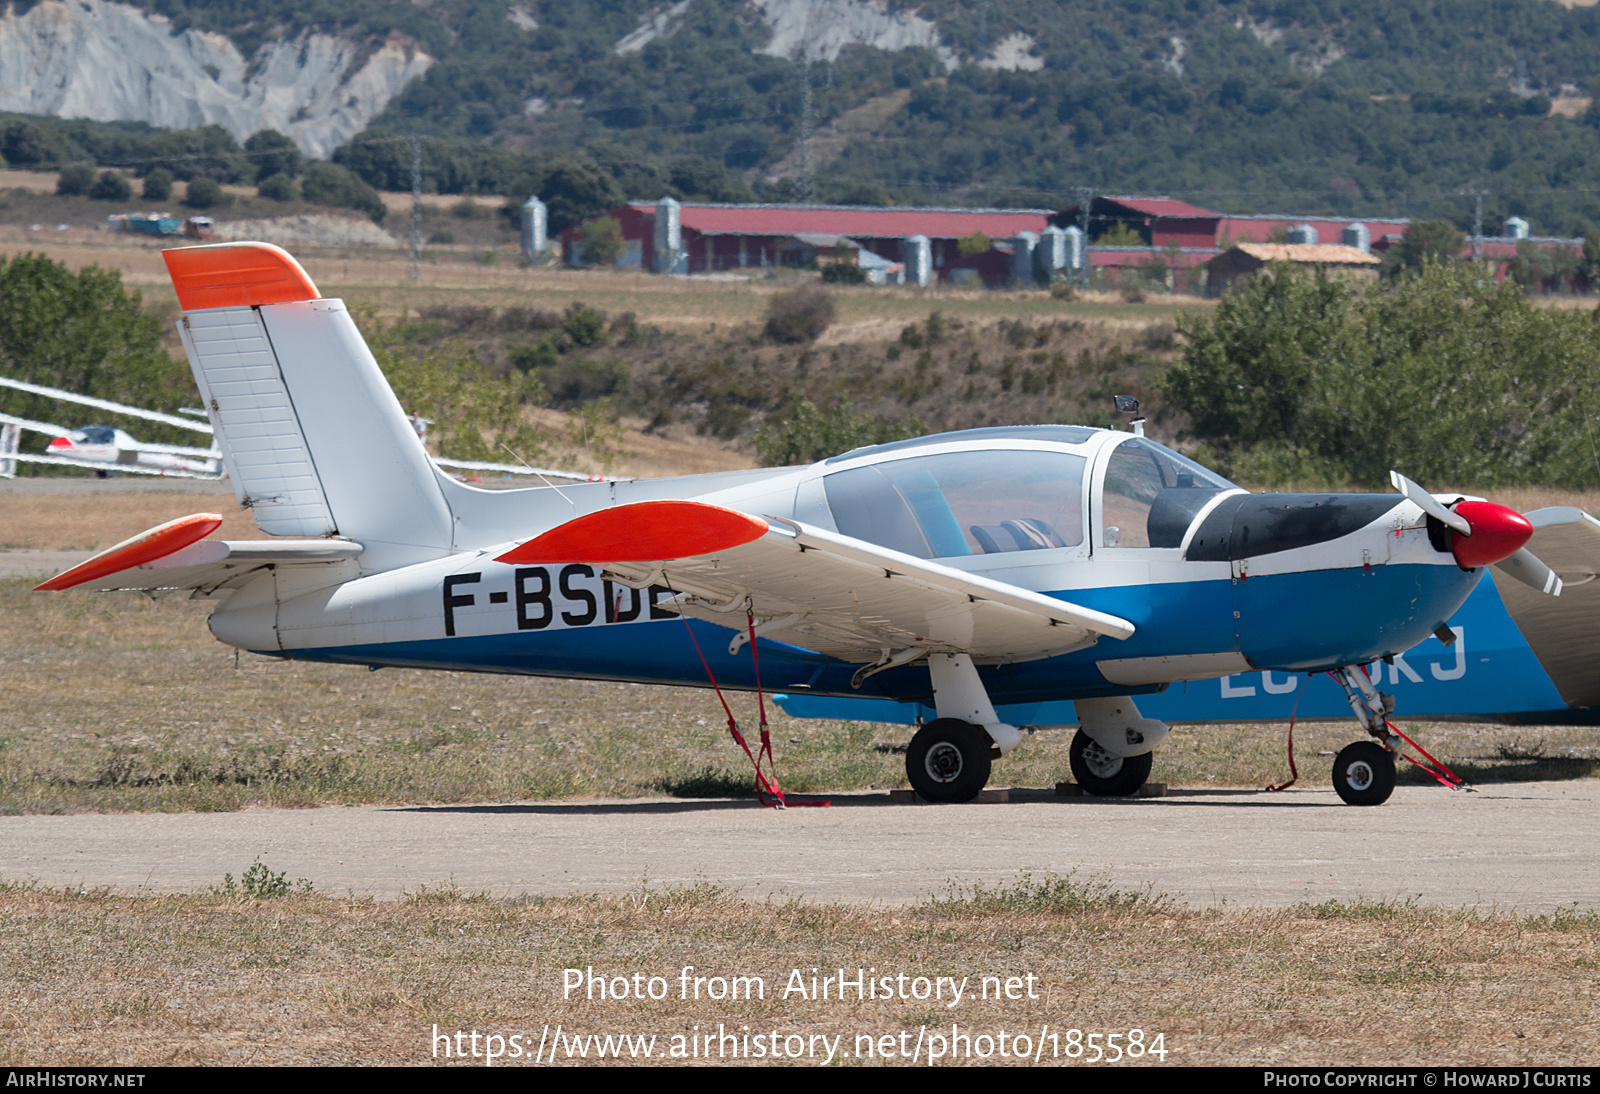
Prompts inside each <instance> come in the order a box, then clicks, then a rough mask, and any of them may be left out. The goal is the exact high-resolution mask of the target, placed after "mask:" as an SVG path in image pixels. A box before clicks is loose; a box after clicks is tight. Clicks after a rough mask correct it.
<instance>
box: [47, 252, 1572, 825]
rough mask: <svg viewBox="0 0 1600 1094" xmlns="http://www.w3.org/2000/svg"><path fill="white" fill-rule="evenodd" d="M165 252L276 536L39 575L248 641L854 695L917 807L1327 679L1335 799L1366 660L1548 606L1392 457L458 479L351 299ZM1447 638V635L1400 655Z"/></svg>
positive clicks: (437, 663) (1036, 452)
mask: <svg viewBox="0 0 1600 1094" xmlns="http://www.w3.org/2000/svg"><path fill="white" fill-rule="evenodd" d="M164 256H165V259H166V262H167V266H168V269H169V272H170V273H171V276H172V279H173V284H174V286H175V287H176V289H177V294H178V299H179V302H180V304H181V306H182V310H183V317H182V319H181V321H180V329H179V333H180V335H181V337H182V341H183V345H184V348H185V350H186V352H187V354H188V357H189V362H190V365H191V366H192V368H193V371H194V377H195V381H196V383H197V385H198V386H199V390H200V394H201V398H202V400H203V403H204V406H205V408H206V410H207V412H208V414H209V416H210V423H211V425H212V427H213V428H214V430H215V438H216V442H217V444H218V446H219V448H220V450H221V452H222V459H223V462H224V464H225V465H226V467H227V471H228V474H229V477H230V479H231V481H232V483H233V485H234V489H235V491H236V494H237V496H238V499H239V503H240V504H241V505H243V506H247V507H250V508H251V509H252V510H253V512H254V515H255V519H256V523H257V525H258V526H259V527H260V528H261V529H262V530H263V531H264V532H266V533H268V534H269V535H270V536H273V537H276V538H272V539H267V540H260V541H218V540H208V539H205V538H204V537H205V536H207V535H208V534H209V533H210V532H211V531H212V530H214V529H215V528H216V527H217V525H218V523H219V522H220V519H221V518H220V516H218V515H217V514H196V515H194V516H191V517H185V518H182V519H180V520H178V521H173V522H170V523H168V524H165V525H162V526H160V527H158V528H154V529H151V530H150V531H148V532H146V533H143V534H142V535H140V536H136V537H134V538H133V539H131V540H129V541H127V542H125V543H122V544H118V545H117V546H116V547H113V548H110V549H109V550H107V551H104V552H102V553H101V554H99V555H97V556H96V557H95V558H93V559H91V560H89V561H88V562H86V563H84V564H82V565H81V566H78V567H74V568H73V569H72V570H69V571H67V572H66V573H64V574H61V575H59V576H57V577H55V578H52V579H51V580H50V581H47V582H45V583H44V584H43V585H41V586H40V588H42V589H65V588H72V587H80V588H93V589H105V590H110V589H133V590H143V591H147V592H152V593H161V592H188V593H190V594H191V595H192V596H193V597H195V598H200V599H210V600H214V601H216V602H217V607H216V610H215V611H214V612H213V614H212V616H211V621H210V626H211V630H212V633H213V634H215V635H216V636H217V638H219V639H220V640H222V641H223V642H225V643H228V644H229V645H232V646H235V647H237V648H240V649H244V650H250V651H254V652H257V653H262V654H268V655H272V656H279V657H285V658H296V659H302V660H314V661H325V662H334V663H341V664H351V665H367V666H372V667H381V666H410V667H418V668H437V669H450V670H458V671H462V670H464V671H476V672H497V673H519V674H527V675H534V676H564V677H584V678H591V679H606V680H627V681H638V682H649V683H665V684H684V685H695V686H702V687H703V686H707V685H708V684H710V683H711V682H712V681H713V680H714V681H715V682H716V683H717V684H720V685H722V686H725V687H731V688H735V689H746V690H751V689H758V688H764V689H765V690H770V691H781V692H784V693H786V694H787V695H789V696H790V697H791V698H790V700H788V701H789V702H791V703H798V704H799V705H801V706H803V705H804V704H805V703H814V704H822V705H824V706H826V705H827V704H830V703H832V704H844V705H845V706H848V707H850V708H851V709H852V710H859V711H872V712H873V713H871V714H867V713H855V714H851V715H848V716H853V717H873V718H876V719H878V720H885V721H895V720H907V721H915V722H920V728H918V729H917V731H916V734H915V736H914V737H913V739H912V742H911V745H910V747H909V748H908V751H907V757H906V769H907V775H908V777H909V779H910V782H911V785H912V786H913V788H915V789H916V791H917V792H918V793H919V794H920V795H922V796H923V797H924V798H926V799H930V800H934V801H966V800H970V799H972V798H973V797H975V796H976V795H977V794H978V793H979V791H980V790H982V788H983V787H984V785H985V783H986V782H987V780H988V777H989V773H990V765H991V761H992V759H993V758H994V757H997V756H1003V755H1005V754H1006V753H1008V752H1010V751H1011V750H1012V749H1013V748H1015V747H1017V745H1018V744H1019V743H1020V742H1021V741H1022V739H1023V736H1024V734H1023V732H1022V730H1021V729H1020V728H1019V726H1025V727H1038V726H1042V725H1057V726H1061V727H1063V728H1075V736H1074V738H1073V742H1072V748H1071V763H1072V769H1073V773H1074V775H1075V777H1076V778H1077V780H1078V782H1079V783H1080V784H1082V785H1083V787H1084V788H1085V789H1086V790H1088V791H1089V792H1091V793H1095V794H1105V795H1118V794H1129V793H1133V792H1135V791H1136V790H1137V789H1138V787H1139V786H1140V785H1141V784H1142V783H1143V782H1144V780H1145V777H1146V775H1147V774H1148V772H1149V770H1150V763H1151V755H1152V753H1153V751H1154V750H1155V749H1156V748H1157V747H1159V746H1160V744H1161V743H1162V741H1163V740H1165V738H1166V737H1167V735H1168V732H1169V729H1168V725H1167V723H1166V722H1165V721H1162V720H1160V719H1158V718H1154V717H1150V716H1149V715H1150V713H1151V712H1152V711H1153V710H1155V709H1157V708H1158V707H1159V708H1160V709H1162V710H1164V711H1170V710H1173V709H1177V710H1179V711H1180V712H1181V711H1182V709H1183V707H1182V704H1181V703H1180V705H1179V706H1178V707H1176V708H1174V707H1172V706H1171V705H1170V704H1171V702H1172V699H1171V696H1172V695H1173V694H1174V691H1173V689H1174V688H1175V687H1176V688H1177V689H1178V690H1179V691H1180V692H1181V691H1183V690H1186V689H1188V688H1191V687H1198V688H1211V689H1217V688H1218V687H1219V681H1220V686H1221V688H1222V693H1221V695H1222V697H1221V698H1219V699H1218V702H1220V703H1224V704H1226V703H1227V702H1228V701H1229V699H1230V698H1231V697H1239V698H1246V697H1247V696H1245V694H1244V693H1245V692H1247V691H1249V690H1251V689H1252V688H1253V689H1254V690H1255V694H1256V697H1257V698H1259V699H1262V700H1272V701H1276V700H1279V699H1281V698H1282V697H1283V695H1285V694H1287V692H1288V691H1289V690H1290V688H1291V687H1292V686H1293V683H1294V681H1293V680H1292V679H1291V675H1292V674H1306V673H1316V672H1323V671H1327V672H1329V673H1332V674H1333V676H1334V678H1335V679H1336V680H1337V681H1338V684H1339V687H1338V689H1337V691H1336V694H1339V695H1340V696H1341V698H1342V700H1343V702H1344V703H1345V704H1346V705H1347V706H1348V708H1349V709H1350V710H1352V711H1353V712H1354V713H1355V715H1356V717H1357V719H1358V720H1359V721H1360V723H1361V725H1362V727H1363V728H1364V729H1365V730H1366V733H1367V737H1366V739H1363V740H1360V741H1358V742H1356V743H1354V744H1352V745H1350V746H1349V747H1348V748H1346V749H1345V750H1344V751H1343V752H1341V753H1340V754H1339V757H1338V759H1337V760H1336V761H1335V764H1334V772H1333V781H1334V785H1335V787H1336V789H1338V791H1339V793H1340V795H1341V796H1342V797H1343V798H1344V799H1345V800H1346V801H1349V802H1352V803H1355V804H1376V803H1379V802H1382V801H1383V800H1385V799H1386V798H1387V797H1388V796H1389V793H1390V791H1391V790H1392V788H1393V785H1394V778H1395V768H1394V755H1395V750H1396V749H1397V748H1398V747H1399V745H1400V743H1401V741H1400V739H1399V738H1398V737H1397V736H1396V735H1395V733H1394V731H1393V729H1392V727H1391V726H1390V724H1389V721H1388V717H1387V716H1388V714H1389V713H1390V710H1391V708H1392V704H1393V699H1392V697H1391V696H1389V695H1386V694H1384V693H1383V692H1381V691H1380V690H1379V687H1378V685H1379V684H1380V683H1381V682H1382V678H1381V676H1379V677H1377V678H1374V677H1373V676H1372V675H1369V673H1368V672H1366V671H1364V670H1363V669H1362V668H1361V667H1360V666H1365V665H1372V664H1374V663H1381V662H1383V661H1384V660H1385V659H1391V660H1392V665H1393V667H1394V669H1395V671H1396V672H1401V671H1404V672H1405V673H1406V674H1407V675H1406V679H1407V680H1408V681H1409V680H1410V679H1411V678H1412V677H1413V676H1418V677H1421V678H1422V679H1423V680H1426V679H1427V677H1426V676H1422V673H1421V672H1419V671H1418V669H1419V667H1424V668H1426V669H1427V670H1429V671H1433V669H1434V668H1435V666H1436V664H1437V665H1443V666H1445V667H1444V669H1443V672H1444V675H1443V676H1440V679H1441V680H1444V681H1460V680H1466V679H1469V678H1471V679H1474V680H1476V679H1477V678H1478V677H1481V676H1484V675H1486V674H1484V673H1480V672H1478V671H1477V669H1476V664H1475V663H1470V664H1469V662H1470V659H1471V657H1472V656H1476V655H1477V654H1478V653H1482V652H1485V651H1486V650H1487V648H1488V646H1487V645H1486V643H1488V642H1489V641H1490V635H1489V633H1488V631H1487V629H1477V628H1479V626H1480V625H1479V624H1476V623H1472V622H1469V623H1468V624H1467V625H1466V626H1465V627H1464V628H1463V627H1461V625H1460V624H1459V623H1458V624H1456V629H1455V630H1451V629H1450V628H1449V627H1448V626H1447V623H1448V622H1449V621H1450V620H1451V619H1452V618H1453V617H1455V618H1460V616H1459V615H1458V613H1460V612H1462V610H1463V606H1464V605H1470V604H1472V603H1474V601H1473V598H1474V596H1475V592H1476V591H1480V590H1482V589H1484V588H1487V586H1486V585H1485V583H1484V582H1483V580H1482V579H1483V577H1484V574H1485V572H1486V567H1488V566H1490V565H1495V564H1498V565H1499V566H1500V568H1501V569H1500V572H1501V573H1503V574H1508V575H1510V576H1512V577H1514V578H1517V579H1519V580H1521V581H1523V582H1524V583H1526V584H1528V585H1529V586H1530V588H1529V596H1531V597H1544V596H1546V595H1548V594H1550V593H1559V592H1560V579H1559V578H1558V577H1557V576H1556V574H1555V573H1554V572H1552V571H1551V570H1550V569H1549V568H1548V567H1546V566H1545V565H1544V564H1543V563H1542V562H1540V561H1539V559H1538V558H1537V557H1535V556H1534V555H1533V554H1532V553H1531V552H1529V550H1528V549H1527V547H1526V544H1527V542H1528V541H1529V539H1530V537H1532V536H1533V535H1535V528H1534V525H1533V524H1532V523H1530V521H1529V520H1528V519H1526V518H1524V517H1523V516H1522V515H1521V514H1518V513H1516V512H1515V511H1513V510H1511V509H1508V508H1505V507H1504V506H1500V505H1494V504H1491V503H1489V502H1486V501H1482V500H1474V499H1456V498H1453V497H1451V498H1448V499H1446V498H1435V497H1433V496H1431V495H1429V494H1428V493H1427V492H1425V491H1424V490H1422V489H1421V488H1420V487H1418V486H1416V484H1414V483H1411V482H1410V481H1409V480H1405V479H1403V478H1401V477H1399V476H1396V478H1395V481H1396V484H1397V485H1398V486H1399V487H1400V489H1401V493H1400V494H1381V495H1373V494H1355V495H1351V494H1250V493H1247V492H1246V491H1244V490H1241V489H1239V488H1238V487H1236V486H1234V485H1233V484H1232V483H1230V482H1228V481H1226V480H1225V479H1223V478H1221V477H1219V476H1218V475H1216V474H1214V473H1213V472H1211V471H1209V470H1207V469H1206V468H1204V467H1201V466H1200V465H1199V464H1196V463H1194V462H1192V461H1190V460H1188V459H1185V458H1184V457H1183V456H1181V455H1179V454H1178V453H1176V452H1173V451H1172V450H1170V449H1168V448H1165V447H1163V446H1162V445H1159V444H1156V443H1155V442H1153V441H1151V440H1149V439H1147V438H1145V437H1143V436H1142V435H1140V431H1138V430H1136V431H1135V432H1133V433H1129V432H1122V431H1117V430H1106V429H1091V428H1086V427H1080V426H1069V425H1053V426H1052V425H1047V426H1025V427H1015V428H995V429H973V430H966V431H963V432H958V433H947V434H941V435H937V436H931V437H921V438H917V439H915V440H907V441H898V442H894V443H892V444H883V445H877V446H874V447H870V448H863V449H857V450H855V451H852V452H846V453H843V454H841V455H838V456H835V457H833V458H831V459H828V460H824V461H822V462H820V463H817V464H813V465H811V466H806V467H787V468H767V469H761V470H755V471H739V472H726V473H720V474H711V475H698V476H691V477H683V478H666V479H654V480H632V481H612V482H596V483H580V484H574V485H563V486H554V485H545V486H538V487H532V488H528V489H514V490H483V489H478V488H475V487H473V486H471V485H469V484H466V483H462V482H459V481H457V480H456V479H454V478H452V477H451V476H449V475H448V474H445V473H444V472H442V471H440V470H439V469H437V468H436V467H435V466H434V464H433V463H432V462H431V461H430V460H429V458H428V454H427V453H426V451H425V450H424V448H423V446H422V443H421V442H420V440H419V439H418V437H417V434H416V432H415V431H414V429H413V428H412V425H411V423H410V422H409V421H408V419H407V417H406V415H405V413H404V411H403V410H402V409H401V407H400V404H399V403H398V402H397V401H396V399H395V396H394V394H393V392H392V391H391V390H390V388H389V385H388V383H387V382H386V381H385V379H384V377H383V374H382V372H381V371H380V370H379V368H378V365H377V363H376V362H375V361H374V359H373V357H372V355H371V353H370V352H369V351H368V349H367V347H366V344H365V343H364V342H363V340H362V338H361V336H360V334H359V332H358V331H357V329H356V326H355V324H354V323H353V322H352V321H351V318H350V315H349V313H348V311H347V310H346V308H345V306H344V304H343V303H342V302H341V301H339V300H330V299H325V298H323V297H322V296H321V294H320V293H319V292H318V291H317V289H316V286H315V285H314V284H313V283H312V281H311V279H310V278H309V277H308V276H307V275H306V273H305V271H304V270H303V269H302V268H301V267H300V265H299V264H298V263H297V262H296V261H295V260H294V259H293V258H292V257H291V256H289V255H288V254H287V253H285V252H284V251H282V250H280V249H279V248H277V247H273V246H270V245H267V244H261V243H246V244H223V245H216V246H199V247H191V248H184V249H178V250H170V251H166V252H164ZM1447 501H1448V504H1447V503H1446V502H1447ZM1579 517H1582V515H1581V514H1579ZM1583 519H1587V518H1583ZM1559 523H1561V518H1553V519H1552V520H1551V521H1550V522H1549V525H1548V527H1555V526H1556V525H1557V524H1559ZM1566 523H1567V524H1575V526H1581V527H1582V528H1583V529H1587V528H1588V527H1589V525H1588V524H1584V523H1583V520H1577V519H1576V518H1575V520H1569V521H1566ZM1592 523H1593V522H1592V521H1590V524H1592ZM1548 527H1547V528H1544V529H1542V530H1544V531H1547V530H1548ZM1591 576H1592V575H1591ZM1535 590H1537V591H1535ZM1478 595H1482V594H1481V592H1479V593H1478ZM1471 618H1476V617H1471ZM1463 631H1464V632H1465V633H1462V632H1463ZM1435 636H1437V637H1438V638H1439V639H1453V640H1454V645H1453V646H1452V647H1451V648H1452V650H1453V653H1450V654H1447V655H1446V656H1445V658H1444V660H1442V661H1440V660H1438V659H1437V658H1435V659H1434V660H1433V661H1425V660H1423V659H1419V655H1417V654H1411V655H1409V656H1410V657H1411V660H1407V659H1406V658H1407V656H1408V654H1407V651H1411V650H1413V649H1414V648H1416V647H1417V646H1418V644H1419V643H1424V642H1432V641H1434V640H1435ZM746 647H749V648H746ZM757 655H759V657H758V656H757ZM1452 656H1453V657H1454V658H1455V659H1456V660H1454V661H1451V660H1449V658H1450V657H1452ZM1385 667H1388V666H1385ZM1501 668H1502V671H1503V670H1504V666H1501ZM1450 673H1455V674H1456V675H1455V676H1454V677H1450V676H1449V674H1450ZM1435 675H1438V673H1435ZM1251 681H1255V682H1254V683H1251ZM1197 682H1204V683H1197ZM1230 689H1231V690H1230ZM1548 701H1549V702H1550V703H1551V704H1552V706H1561V705H1564V704H1562V703H1560V702H1559V696H1556V695H1554V693H1552V695H1551V696H1550V697H1549V700H1548ZM1068 704H1070V708H1069V706H1068ZM1161 704H1168V705H1166V706H1162V705H1161ZM1218 709H1226V710H1227V711H1228V712H1227V714H1226V715H1225V717H1227V718H1228V719H1229V720H1233V719H1236V718H1238V717H1240V715H1239V714H1236V713H1234V712H1233V711H1232V709H1231V708H1227V707H1225V706H1224V707H1220V708H1218ZM1486 709H1492V704H1491V706H1490V708H1486ZM890 712H893V716H891V717H885V715H886V714H888V713H890ZM1283 713H1284V714H1286V713H1287V712H1286V711H1285V712H1283ZM1041 715H1043V716H1042V717H1041ZM1260 716H1263V717H1266V716H1279V715H1278V714H1277V713H1273V714H1272V715H1268V714H1266V713H1265V712H1263V713H1262V714H1261V715H1260Z"/></svg>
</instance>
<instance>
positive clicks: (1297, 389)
mask: <svg viewBox="0 0 1600 1094" xmlns="http://www.w3.org/2000/svg"><path fill="white" fill-rule="evenodd" d="M1240 285H1242V287H1238V286H1240ZM1350 306H1351V297H1350V293H1349V291H1348V290H1347V289H1346V288H1345V287H1344V286H1343V285H1342V284H1340V283H1339V282H1337V281H1334V280H1332V279H1330V278H1328V277H1325V276H1323V275H1322V274H1321V272H1320V271H1319V272H1318V273H1317V274H1316V275H1315V276H1304V275H1297V274H1296V273H1295V272H1294V271H1293V270H1292V269H1291V268H1290V267H1289V266H1288V265H1287V264H1281V263H1280V264H1274V265H1273V266H1272V267H1271V268H1270V270H1269V271H1265V272H1263V273H1262V274H1261V275H1259V276H1257V277H1254V278H1250V279H1249V280H1247V281H1243V282H1240V283H1236V287H1235V288H1234V290H1233V291H1231V292H1229V293H1228V294H1227V295H1225V296H1224V297H1223V298H1222V300H1221V302H1220V303H1218V305H1217V307H1216V309H1215V311H1214V312H1212V313H1211V314H1209V315H1207V314H1205V313H1189V314H1186V315H1184V316H1182V317H1181V318H1180V320H1179V323H1178V330H1179V333H1180V334H1181V335H1182V336H1183V346H1184V350H1183V356H1182V358H1181V359H1180V360H1179V361H1178V363H1177V364H1176V365H1174V366H1173V367H1172V368H1171V369H1169V370H1168V372H1167V376H1166V381H1165V388H1166V391H1167V394H1168V396H1169V397H1170V398H1171V399H1173V401H1174V402H1175V403H1176V404H1177V405H1178V406H1179V407H1180V408H1181V409H1182V410H1183V411H1184V413H1186V414H1188V415H1189V417H1190V420H1191V421H1192V423H1193V430H1194V433H1195V434H1196V435H1197V436H1199V437H1202V438H1204V439H1206V440H1207V441H1208V442H1210V443H1212V444H1213V445H1217V446H1219V447H1220V448H1221V449H1222V450H1223V453H1224V455H1226V453H1227V452H1228V451H1230V450H1233V449H1236V448H1239V449H1242V448H1249V447H1251V446H1253V445H1256V444H1260V443H1262V442H1285V443H1290V444H1292V443H1294V440H1295V438H1296V437H1297V435H1298V433H1299V427H1300V412H1301V408H1302V405H1303V403H1304V400H1305V396H1306V391H1307V389H1308V387H1309V386H1310V384H1311V383H1312V381H1313V380H1314V378H1315V374H1316V370H1317V369H1318V367H1319V366H1320V363H1321V362H1322V361H1323V360H1324V359H1325V358H1326V357H1327V356H1328V354H1329V352H1330V350H1329V346H1330V344H1331V343H1332V342H1333V341H1334V340H1335V339H1336V338H1337V337H1339V335H1340V333H1341V332H1342V330H1343V328H1344V326H1345V324H1346V323H1348V321H1349V311H1350Z"/></svg>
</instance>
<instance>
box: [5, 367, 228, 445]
mask: <svg viewBox="0 0 1600 1094" xmlns="http://www.w3.org/2000/svg"><path fill="white" fill-rule="evenodd" d="M0 387H9V388H13V389H15V390H17V391H26V392H28V393H29V394H32V395H43V396H45V397H47V398H50V399H59V400H61V401H62V402H64V403H78V404H79V405H81V406H92V407H95V408H96V409H99V410H109V411H112V412H114V413H117V414H126V415H129V416H130V417H134V418H144V419H146V420H147V421H152V422H162V423H164V424H166V425H173V426H177V427H178V428H179V429H192V430H194V431H195V432H196V433H212V432H214V430H213V429H212V428H211V423H210V422H200V421H196V420H194V419H193V418H180V417H178V416H177V415H176V414H163V413H162V412H161V411H159V410H145V409H144V408H143V407H137V406H128V405H126V404H124V403H113V402H112V401H111V400H109V399H96V398H94V397H92V396H89V395H79V394H77V393H76V392H71V391H63V390H61V389H60V388H58V387H45V386H44V385H43V384H30V383H27V382H26V381H23V380H13V379H11V378H10V377H8V376H0Z"/></svg>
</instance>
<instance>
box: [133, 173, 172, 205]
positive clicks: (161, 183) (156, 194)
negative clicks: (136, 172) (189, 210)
mask: <svg viewBox="0 0 1600 1094" xmlns="http://www.w3.org/2000/svg"><path fill="white" fill-rule="evenodd" d="M140 196H141V197H143V198H144V200H146V201H166V200H167V199H168V198H170V197H171V196H172V172H171V171H168V170H167V169H166V168H165V167H157V168H156V169H155V170H153V171H151V172H150V173H149V174H147V175H146V176H145V177H144V189H143V191H141V193H140Z"/></svg>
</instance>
